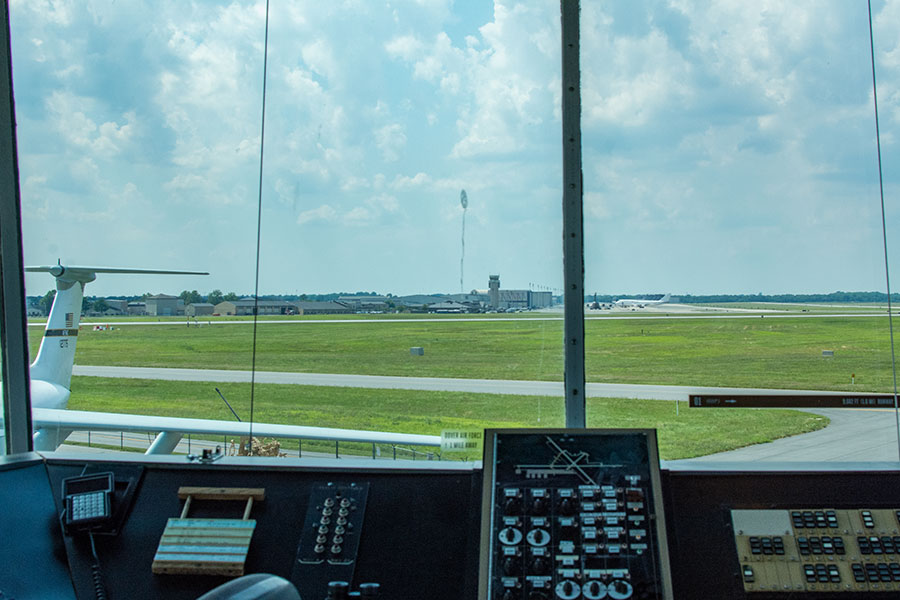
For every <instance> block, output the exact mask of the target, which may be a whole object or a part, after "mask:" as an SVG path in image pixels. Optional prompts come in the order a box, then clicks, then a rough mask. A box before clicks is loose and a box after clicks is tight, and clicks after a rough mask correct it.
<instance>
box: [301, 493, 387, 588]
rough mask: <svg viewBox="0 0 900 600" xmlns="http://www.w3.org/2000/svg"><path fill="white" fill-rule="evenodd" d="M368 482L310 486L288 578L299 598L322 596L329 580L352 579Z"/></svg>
mask: <svg viewBox="0 0 900 600" xmlns="http://www.w3.org/2000/svg"><path fill="white" fill-rule="evenodd" d="M368 495H369V484H368V483H350V484H335V483H325V484H319V485H316V486H314V487H313V488H312V490H311V491H310V494H309V503H308V505H307V509H306V519H305V521H304V525H303V531H302V533H301V535H300V544H299V546H298V547H297V557H296V559H295V561H294V567H293V570H292V573H291V581H292V582H293V583H294V585H296V586H297V590H298V591H299V592H300V596H301V597H302V598H324V597H325V594H326V590H327V586H328V583H329V582H332V581H346V582H352V581H353V573H354V571H355V569H356V558H357V552H358V550H359V540H360V534H361V533H362V525H363V517H364V516H365V512H366V499H367V497H368Z"/></svg>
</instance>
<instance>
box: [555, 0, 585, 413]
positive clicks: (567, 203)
mask: <svg viewBox="0 0 900 600" xmlns="http://www.w3.org/2000/svg"><path fill="white" fill-rule="evenodd" d="M560 12H561V14H562V86H563V87H562V136H563V140H562V141H563V261H564V263H565V292H564V303H565V361H566V375H565V377H566V379H565V386H566V427H581V428H583V427H585V425H586V418H585V399H584V398H585V397H584V226H583V222H582V204H583V186H582V184H583V179H582V174H581V71H580V62H579V51H580V39H579V36H580V32H579V14H578V13H579V3H578V0H560Z"/></svg>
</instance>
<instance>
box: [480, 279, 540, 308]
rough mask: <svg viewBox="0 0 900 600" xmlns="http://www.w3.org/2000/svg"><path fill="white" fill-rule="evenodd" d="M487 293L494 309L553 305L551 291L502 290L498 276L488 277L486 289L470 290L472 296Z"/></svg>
mask: <svg viewBox="0 0 900 600" xmlns="http://www.w3.org/2000/svg"><path fill="white" fill-rule="evenodd" d="M484 294H487V298H488V303H489V305H490V307H491V308H492V309H494V310H500V309H503V310H509V309H511V308H513V309H520V310H526V309H534V308H548V307H550V306H552V305H553V292H535V291H532V290H502V289H500V276H499V275H491V276H490V277H489V278H488V289H487V290H472V294H471V295H472V296H483V295H484Z"/></svg>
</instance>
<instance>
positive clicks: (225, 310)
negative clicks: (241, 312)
mask: <svg viewBox="0 0 900 600" xmlns="http://www.w3.org/2000/svg"><path fill="white" fill-rule="evenodd" d="M213 314H214V315H221V316H223V317H233V316H234V315H236V314H237V307H236V306H235V305H234V302H232V301H230V300H224V301H222V302H219V303H218V304H216V305H215V306H214V307H213Z"/></svg>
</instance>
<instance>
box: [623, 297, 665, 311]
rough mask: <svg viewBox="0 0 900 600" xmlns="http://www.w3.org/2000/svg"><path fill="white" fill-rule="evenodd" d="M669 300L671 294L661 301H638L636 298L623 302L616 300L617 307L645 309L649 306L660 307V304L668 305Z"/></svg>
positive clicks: (626, 299)
mask: <svg viewBox="0 0 900 600" xmlns="http://www.w3.org/2000/svg"><path fill="white" fill-rule="evenodd" d="M669 298H670V296H669V294H666V295H665V296H663V297H662V298H660V299H659V300H637V299H634V298H622V299H621V300H616V302H615V305H616V306H617V307H619V308H628V307H636V308H645V307H647V306H659V305H660V304H668V302H669Z"/></svg>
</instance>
